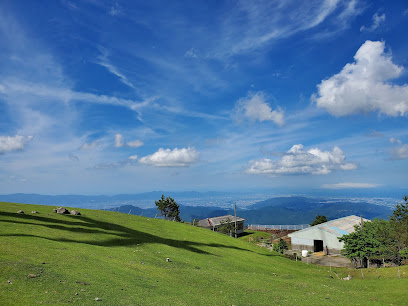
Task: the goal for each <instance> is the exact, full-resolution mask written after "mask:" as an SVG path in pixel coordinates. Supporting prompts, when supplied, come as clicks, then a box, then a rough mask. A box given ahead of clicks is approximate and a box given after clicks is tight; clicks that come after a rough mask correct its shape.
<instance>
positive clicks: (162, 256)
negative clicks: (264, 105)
mask: <svg viewBox="0 0 408 306" xmlns="http://www.w3.org/2000/svg"><path fill="white" fill-rule="evenodd" d="M53 208H54V207H51V206H40V205H23V204H12V203H0V250H1V251H0V304H1V305H21V304H23V305H31V304H39V303H48V304H62V303H68V302H75V303H79V304H81V305H87V304H92V303H95V298H96V297H98V298H100V299H102V301H101V302H100V303H101V304H106V305H126V304H128V305H130V304H148V305H155V304H156V305H163V304H166V305H173V304H175V305H191V304H197V305H208V304H210V305H249V304H252V305H267V304H303V305H304V304H327V303H330V304H343V305H344V304H367V303H369V302H372V301H374V300H375V301H377V302H380V303H381V304H390V303H392V304H394V305H396V304H404V303H405V302H406V300H407V299H408V293H407V291H406V290H405V288H406V286H407V285H408V269H407V268H406V267H403V268H401V275H402V278H400V279H399V278H398V277H396V275H397V272H396V270H395V269H381V271H380V272H378V271H377V273H375V272H374V271H375V270H372V271H371V272H370V271H367V272H365V273H366V278H365V279H364V280H361V279H358V277H359V275H360V272H359V271H357V272H356V271H352V274H355V275H356V277H355V278H353V279H352V280H351V281H343V280H342V279H341V277H344V276H346V275H347V273H348V272H347V270H341V269H337V270H336V271H332V272H329V271H328V269H327V268H323V267H316V266H312V265H306V264H304V263H300V262H293V261H290V260H287V259H285V258H283V257H280V256H277V255H276V254H274V253H270V252H269V251H268V250H266V249H262V248H259V247H256V246H252V245H250V244H248V243H246V242H244V241H241V240H238V239H233V238H230V237H228V236H224V235H222V234H218V233H214V232H211V231H209V230H205V229H201V228H196V227H193V226H191V225H188V224H180V223H174V222H169V221H166V220H156V219H151V218H144V217H139V216H132V215H125V214H121V213H115V212H107V211H93V210H85V209H81V210H80V211H81V213H82V215H81V216H71V215H58V214H55V213H53V212H52V209H53ZM20 209H22V210H23V211H25V214H17V213H16V212H17V211H18V210H20ZM32 210H36V211H38V212H39V213H38V214H32V213H31V211H32ZM166 258H170V261H169V262H167V261H166ZM335 272H336V273H335ZM404 273H406V274H404ZM30 274H32V275H31V276H32V277H30V276H29V275H30ZM330 275H332V276H333V278H331V277H329V276H330ZM370 275H371V276H370ZM378 276H380V277H381V278H380V279H379V278H378Z"/></svg>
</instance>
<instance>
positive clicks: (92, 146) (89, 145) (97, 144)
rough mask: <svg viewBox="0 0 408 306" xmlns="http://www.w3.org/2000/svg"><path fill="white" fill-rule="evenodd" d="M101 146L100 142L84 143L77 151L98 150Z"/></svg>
mask: <svg viewBox="0 0 408 306" xmlns="http://www.w3.org/2000/svg"><path fill="white" fill-rule="evenodd" d="M101 145H102V142H101V141H93V142H91V143H84V144H83V145H82V146H81V147H80V148H79V149H80V150H85V151H87V150H93V149H95V148H98V147H100V146H101Z"/></svg>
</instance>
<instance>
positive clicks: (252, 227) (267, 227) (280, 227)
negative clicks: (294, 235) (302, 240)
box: [248, 224, 310, 230]
mask: <svg viewBox="0 0 408 306" xmlns="http://www.w3.org/2000/svg"><path fill="white" fill-rule="evenodd" d="M308 227H310V225H309V224H295V225H280V224H279V225H261V224H251V225H248V229H249V230H302V229H305V228H308Z"/></svg>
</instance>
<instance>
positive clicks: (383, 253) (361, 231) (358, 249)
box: [339, 219, 395, 267]
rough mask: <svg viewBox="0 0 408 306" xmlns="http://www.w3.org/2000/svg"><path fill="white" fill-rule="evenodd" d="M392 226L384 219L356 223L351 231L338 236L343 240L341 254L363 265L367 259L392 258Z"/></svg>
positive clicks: (393, 256) (375, 260) (381, 259)
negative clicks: (360, 224) (360, 223)
mask: <svg viewBox="0 0 408 306" xmlns="http://www.w3.org/2000/svg"><path fill="white" fill-rule="evenodd" d="M391 234H392V228H391V226H390V223H389V222H388V221H386V220H379V219H374V220H372V221H371V222H364V223H363V226H359V225H356V226H355V231H354V232H353V233H350V234H347V235H343V236H342V237H340V238H339V240H340V241H344V248H343V250H342V254H343V255H344V256H346V257H347V258H349V259H350V260H351V261H353V262H354V263H355V265H356V266H357V265H360V266H362V267H365V266H366V264H367V263H368V262H369V261H374V262H378V263H379V262H381V261H382V262H384V261H385V260H387V261H388V260H394V258H395V247H394V245H395V244H394V240H393V239H392V238H391V236H392V235H391Z"/></svg>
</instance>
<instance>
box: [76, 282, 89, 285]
mask: <svg viewBox="0 0 408 306" xmlns="http://www.w3.org/2000/svg"><path fill="white" fill-rule="evenodd" d="M76 283H77V284H81V285H84V286H88V285H89V284H88V283H85V282H78V281H76Z"/></svg>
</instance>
